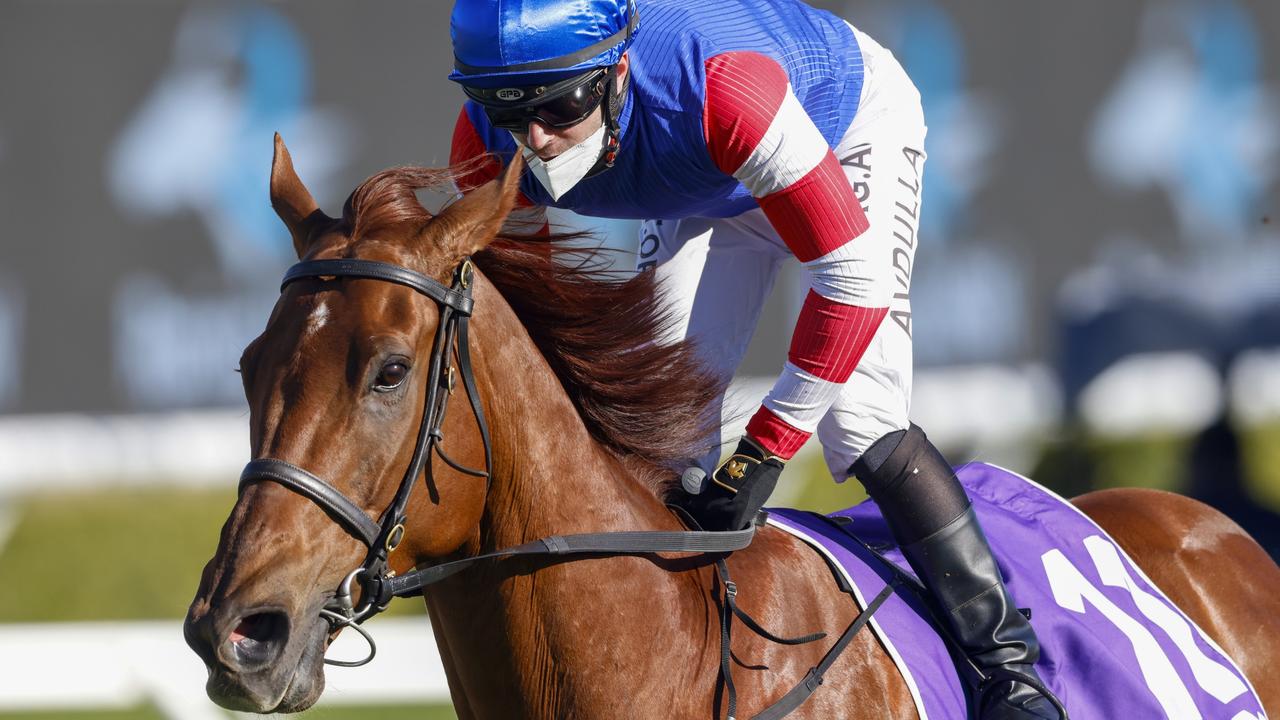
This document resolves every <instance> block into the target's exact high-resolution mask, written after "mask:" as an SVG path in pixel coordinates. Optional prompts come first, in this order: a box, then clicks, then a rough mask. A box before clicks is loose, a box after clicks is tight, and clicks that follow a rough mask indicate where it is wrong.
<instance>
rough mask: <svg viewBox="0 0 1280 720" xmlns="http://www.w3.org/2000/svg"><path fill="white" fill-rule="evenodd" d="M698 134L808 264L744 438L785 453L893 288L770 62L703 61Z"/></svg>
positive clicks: (733, 55) (749, 58) (820, 145)
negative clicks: (791, 321) (780, 360)
mask: <svg viewBox="0 0 1280 720" xmlns="http://www.w3.org/2000/svg"><path fill="white" fill-rule="evenodd" d="M706 83H707V84H706V101H705V105H704V108H703V132H704V134H705V136H706V141H707V149H708V150H709V151H710V153H711V158H712V160H713V161H714V162H715V163H716V165H717V166H718V167H719V168H720V169H721V170H723V171H724V172H726V173H728V174H730V175H732V176H733V177H735V178H737V179H738V181H739V182H741V183H742V184H743V186H745V187H746V188H747V190H749V191H750V192H751V194H752V195H753V196H754V197H755V198H756V201H757V202H758V203H759V204H760V207H761V208H762V209H763V210H764V213H765V216H766V217H768V218H769V222H770V223H772V225H773V227H774V229H775V230H777V232H778V235H779V236H780V237H781V238H782V240H783V241H784V242H785V243H786V244H787V247H788V248H790V249H791V251H792V252H793V253H794V254H795V256H796V258H797V259H798V260H799V261H800V262H801V263H802V264H803V265H804V266H805V268H806V271H807V272H808V274H809V277H810V282H811V284H810V289H809V294H808V296H807V297H806V298H805V301H804V306H803V308H802V309H801V311H800V317H799V319H798V320H797V321H796V327H795V331H794V333H793V334H792V338H791V347H790V350H789V351H788V353H787V363H786V366H785V367H784V368H783V371H782V374H781V376H779V378H778V380H777V382H776V383H775V384H774V386H773V389H772V390H771V391H770V392H769V395H768V396H767V397H766V398H765V400H764V403H763V404H762V406H761V407H760V409H759V411H757V412H756V414H755V415H754V416H753V417H752V418H751V421H750V422H749V423H748V424H747V434H748V435H750V436H751V437H752V438H754V439H755V440H756V441H757V442H759V443H760V444H761V445H762V446H764V448H765V449H766V450H768V451H769V452H771V453H773V454H774V455H777V456H779V457H782V458H784V459H789V458H790V457H791V456H792V455H794V454H795V452H796V451H797V450H799V449H800V446H801V445H803V444H804V442H805V440H807V439H808V438H809V436H810V435H811V434H813V431H814V430H815V429H816V428H817V426H818V421H819V420H821V419H822V416H823V415H825V414H826V412H827V410H828V409H829V408H830V407H831V404H832V403H833V402H834V401H835V399H836V396H837V395H838V394H839V392H840V388H841V386H842V385H843V384H844V383H845V382H846V381H847V380H848V379H849V377H850V376H851V375H852V374H853V370H854V368H855V367H857V365H858V362H859V361H860V360H861V359H862V355H863V353H864V352H866V349H867V346H868V345H870V343H871V338H872V337H873V336H874V335H875V333H876V330H877V329H878V328H879V326H880V323H881V321H882V320H884V317H885V315H886V314H887V312H888V305H889V296H890V292H891V290H890V285H889V283H888V282H886V280H887V278H884V277H883V275H884V273H883V272H882V271H881V269H879V268H876V267H874V266H873V264H872V263H870V262H869V260H868V258H866V257H864V255H865V252H860V247H859V243H858V241H857V238H858V236H859V235H861V234H862V233H864V232H865V231H866V230H867V229H868V227H869V223H868V221H867V218H866V215H865V214H864V213H863V212H862V206H861V205H860V204H859V202H858V199H857V197H856V196H855V195H854V192H853V188H852V187H850V185H849V182H848V180H847V179H846V178H845V175H844V172H843V171H842V170H841V168H840V163H839V161H838V160H836V157H835V154H834V153H832V152H831V147H830V146H829V145H828V144H827V141H826V139H825V138H824V137H823V136H822V133H821V132H820V131H819V130H818V128H817V126H816V125H814V123H813V120H811V119H810V118H809V115H808V113H807V112H806V111H805V109H804V107H803V106H801V104H800V101H799V100H797V99H796V96H795V93H794V91H793V90H792V88H791V84H790V82H789V81H788V79H787V74H786V72H785V71H784V70H783V69H782V67H781V66H780V65H779V64H778V63H777V62H776V61H775V60H773V59H772V58H770V57H768V56H765V55H762V54H760V53H754V52H729V53H723V54H721V55H717V56H715V57H712V58H711V59H709V60H707V62H706Z"/></svg>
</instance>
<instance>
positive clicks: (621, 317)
mask: <svg viewBox="0 0 1280 720" xmlns="http://www.w3.org/2000/svg"><path fill="white" fill-rule="evenodd" d="M471 170H473V168H471V167H470V166H469V165H468V166H455V167H454V168H449V169H429V168H420V167H401V168H392V169H390V170H384V171H383V172H380V173H378V174H377V175H374V176H373V177H371V178H369V179H368V180H366V181H365V182H364V183H363V184H362V185H360V187H358V188H357V189H356V190H355V192H353V193H352V194H351V196H350V197H349V198H348V199H347V202H346V205H345V206H344V208H343V224H344V226H345V228H344V229H345V230H346V234H348V235H349V236H350V237H351V238H352V239H353V240H358V239H359V238H360V237H361V236H368V235H372V234H375V233H377V232H378V231H379V230H385V229H387V228H388V227H391V226H407V227H413V226H417V227H418V228H421V227H425V225H426V224H427V223H428V222H430V220H431V217H432V216H431V214H430V213H429V212H428V211H427V210H426V209H424V208H423V207H422V205H421V203H419V202H418V199H417V198H416V196H415V195H414V191H415V190H417V189H427V190H431V189H438V188H441V187H448V183H449V182H450V181H451V180H454V179H455V178H457V177H461V176H464V175H465V174H467V173H468V172H470V171H471ZM582 238H583V236H582V235H578V234H572V233H567V234H559V235H552V236H550V237H547V238H520V237H513V236H505V235H504V236H500V237H498V238H497V239H496V240H495V241H494V242H493V243H491V244H490V245H489V246H488V247H487V248H485V249H484V250H482V251H481V252H480V253H478V254H477V255H476V257H475V261H476V264H477V266H478V267H479V268H480V269H481V271H482V272H483V273H484V275H485V277H487V278H488V279H489V281H490V282H492V283H493V284H494V286H496V287H497V288H498V290H499V292H501V293H502V295H503V297H504V298H505V299H506V301H507V303H508V304H510V306H511V308H512V309H513V310H514V311H515V313H516V315H517V316H518V317H519V318H520V321H521V322H522V323H523V324H524V327H525V329H526V330H527V331H528V332H529V335H530V336H531V337H532V338H533V341H534V343H535V344H536V345H537V347H538V349H539V350H540V351H541V352H542V354H543V356H544V357H545V358H546V360H547V362H548V364H550V366H551V368H552V369H553V370H554V371H555V373H556V376H557V377H558V378H559V379H560V383H561V384H562V385H563V386H564V389H565V391H566V392H567V393H568V395H569V397H570V398H571V399H572V400H573V403H574V405H575V406H576V407H577V409H578V412H579V414H580V415H581V417H582V420H583V422H584V423H586V426H587V429H588V430H589V431H590V433H591V435H592V436H593V437H594V438H595V439H596V440H598V441H599V442H601V443H602V444H604V445H605V446H607V447H608V448H610V449H611V450H613V451H614V452H616V453H618V454H620V455H623V456H630V457H634V458H636V459H638V460H640V461H642V462H644V463H645V464H647V465H650V466H653V467H656V468H662V469H665V470H674V469H678V467H679V466H680V464H681V463H684V462H687V461H689V460H690V459H693V458H696V457H698V456H700V455H702V454H703V453H704V452H706V450H707V449H708V448H709V446H710V442H711V440H710V438H711V437H712V435H711V429H712V428H713V427H714V424H715V423H718V422H719V420H720V418H719V416H718V412H716V411H715V409H714V406H713V402H714V400H715V398H716V397H717V396H718V395H719V393H720V392H721V390H722V389H723V385H724V382H725V381H726V380H727V379H724V378H717V377H715V376H714V375H713V374H712V373H711V372H710V371H708V370H707V369H706V368H705V367H704V366H703V365H702V363H700V362H699V361H698V360H697V357H696V353H695V351H694V348H693V346H692V344H690V343H688V342H680V343H676V344H673V345H664V344H662V343H660V342H659V338H661V337H663V334H664V330H665V329H666V328H667V327H668V326H669V324H670V323H671V318H670V315H669V313H668V312H667V311H666V309H665V307H664V305H663V303H662V302H661V298H660V295H659V293H658V289H657V287H656V283H655V280H654V274H653V273H640V274H638V275H635V276H633V277H631V278H630V279H628V280H626V281H625V282H620V281H619V280H618V279H617V278H610V277H609V276H608V275H607V274H606V273H604V272H602V270H601V266H602V263H601V262H600V255H599V254H598V252H599V251H594V250H590V249H588V250H583V249H581V248H580V247H570V246H568V244H567V242H568V241H577V240H581V239H582ZM668 476H669V474H668Z"/></svg>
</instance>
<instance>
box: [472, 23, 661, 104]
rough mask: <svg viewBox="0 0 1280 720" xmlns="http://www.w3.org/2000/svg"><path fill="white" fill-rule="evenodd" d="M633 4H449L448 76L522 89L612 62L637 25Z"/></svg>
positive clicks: (484, 85) (478, 85)
mask: <svg viewBox="0 0 1280 720" xmlns="http://www.w3.org/2000/svg"><path fill="white" fill-rule="evenodd" d="M635 3H636V0H457V2H456V3H455V4H454V6H453V15H452V16H451V17H450V19H449V26H450V28H449V29H450V35H451V36H452V38H453V57H454V69H453V72H451V73H449V79H450V80H453V81H454V82H457V83H460V84H462V85H466V86H471V87H476V88H500V87H513V86H523V87H530V86H536V85H542V84H547V83H551V82H555V81H556V80H563V79H564V78H566V77H570V76H573V75H582V74H583V73H586V72H588V71H590V70H592V69H593V68H598V67H606V66H611V65H615V64H617V62H618V60H619V59H620V58H621V57H622V53H623V52H625V51H626V49H627V47H628V46H629V45H630V44H631V38H632V37H633V36H634V35H635V32H636V30H637V28H638V26H639V20H640V17H639V14H638V13H637V12H636V7H635ZM531 99H532V98H531Z"/></svg>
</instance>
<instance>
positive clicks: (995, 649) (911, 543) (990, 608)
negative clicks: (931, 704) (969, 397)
mask: <svg viewBox="0 0 1280 720" xmlns="http://www.w3.org/2000/svg"><path fill="white" fill-rule="evenodd" d="M851 469H852V471H853V473H854V474H855V475H856V476H857V477H858V479H859V480H861V481H862V484H863V485H865V486H866V488H867V493H868V494H869V495H871V497H872V499H874V500H875V501H876V504H877V505H879V506H880V511H881V512H882V513H883V514H884V518H885V521H886V522H887V523H888V525H889V530H890V531H891V532H892V533H893V536H894V539H895V540H896V541H897V542H898V545H899V547H900V548H901V549H902V554H903V555H905V556H906V558H907V562H908V563H910V564H911V568H912V569H913V570H915V572H916V575H917V576H919V578H920V581H921V582H922V583H924V585H925V587H926V588H928V590H929V592H930V593H931V594H932V595H933V601H934V603H935V605H936V609H937V610H938V611H939V615H940V617H941V618H943V619H944V621H945V622H946V623H947V624H948V626H949V627H948V629H949V630H950V631H951V634H952V637H953V638H955V640H956V641H957V643H958V644H959V645H960V648H961V650H962V651H963V652H964V654H965V655H967V656H968V657H969V659H970V660H972V661H973V663H974V664H975V665H977V666H978V668H979V669H980V670H981V671H982V673H983V675H984V676H986V677H987V678H988V679H987V680H986V681H985V682H983V684H982V687H981V689H980V690H981V691H980V692H979V695H978V703H979V705H978V707H979V709H978V717H979V718H981V720H1031V719H1037V720H1039V719H1042V718H1043V719H1045V720H1057V719H1058V718H1059V713H1058V712H1057V711H1056V710H1055V709H1054V706H1053V704H1052V703H1051V702H1050V701H1049V700H1048V699H1047V698H1046V697H1045V696H1044V695H1042V694H1041V693H1040V692H1039V691H1037V690H1036V689H1034V688H1033V687H1032V686H1031V685H1028V684H1027V683H1024V682H1016V681H1014V680H1008V679H1001V678H1007V677H1010V676H1011V675H1010V673H1020V674H1023V675H1029V676H1030V677H1031V679H1032V680H1033V681H1034V682H1035V683H1036V684H1038V685H1042V686H1043V684H1042V683H1041V682H1040V677H1039V676H1038V675H1037V674H1036V672H1035V669H1034V668H1033V667H1032V666H1033V664H1034V663H1035V661H1036V660H1037V659H1038V658H1039V657H1040V644H1039V642H1038V641H1037V640H1036V634H1035V631H1034V630H1032V629H1031V623H1030V622H1029V621H1028V620H1027V618H1026V617H1024V616H1023V615H1022V613H1020V612H1019V611H1018V608H1017V606H1016V605H1014V603H1013V599H1012V598H1011V597H1010V596H1009V591H1008V590H1006V589H1005V586H1004V579H1003V578H1002V577H1001V576H1000V570H999V568H998V567H996V561H995V558H994V557H992V555H991V548H990V546H988V545H987V539H986V536H985V535H984V534H983V532H982V528H981V526H979V524H978V519H977V516H976V515H975V514H974V512H973V509H972V508H971V507H970V506H969V498H968V496H967V495H965V492H964V488H963V487H962V486H961V485H960V481H959V480H957V479H956V477H955V474H954V473H953V471H952V469H951V466H950V465H948V464H947V462H946V459H945V458H943V457H942V453H940V452H938V450H937V448H935V447H934V446H933V444H932V443H930V442H929V439H928V438H927V437H926V436H925V434H924V432H923V431H922V430H920V428H919V427H917V426H915V425H912V426H911V427H910V429H908V430H900V431H898V432H894V433H890V434H888V435H886V436H884V437H883V438H881V439H880V440H878V441H876V443H875V444H873V445H872V446H871V447H870V448H869V449H868V450H867V452H866V453H864V454H863V456H862V457H861V458H859V459H858V461H857V462H856V463H854V464H853V468H851ZM1062 717H1063V718H1064V720H1065V715H1063V716H1062Z"/></svg>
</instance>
